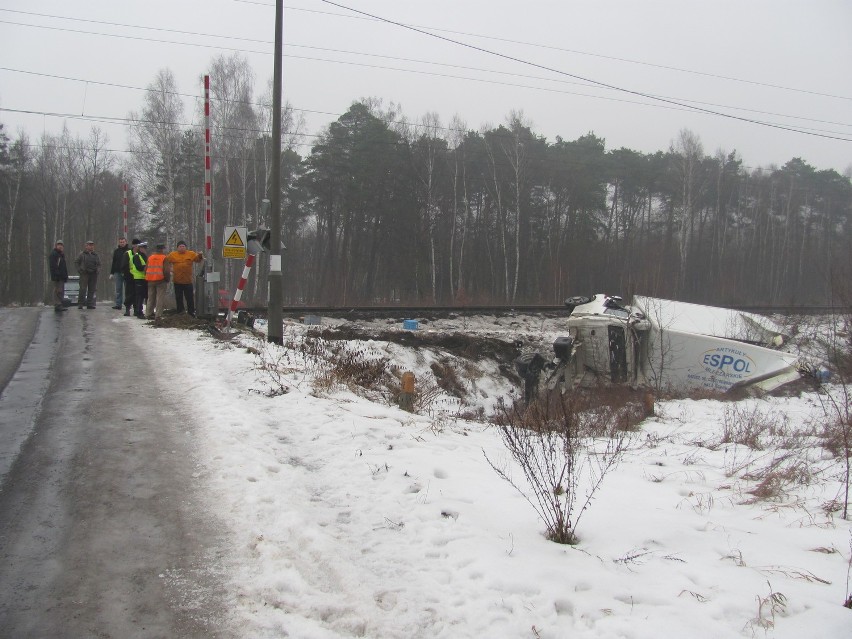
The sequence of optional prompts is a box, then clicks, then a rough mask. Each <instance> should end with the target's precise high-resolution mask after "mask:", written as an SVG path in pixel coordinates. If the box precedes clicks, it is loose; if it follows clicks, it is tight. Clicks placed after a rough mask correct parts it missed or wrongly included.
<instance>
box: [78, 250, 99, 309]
mask: <svg viewBox="0 0 852 639" xmlns="http://www.w3.org/2000/svg"><path fill="white" fill-rule="evenodd" d="M74 263H75V264H76V265H77V272H78V273H79V274H80V296H79V297H78V298H77V308H83V297H85V298H86V308H95V299H96V296H97V288H98V271H100V270H101V256H100V255H98V254H97V253H95V243H94V242H93V241H92V240H88V241H87V242H86V247H85V248H84V249H83V251H82V253H80V254H79V255H78V256H77V259H76V260H74Z"/></svg>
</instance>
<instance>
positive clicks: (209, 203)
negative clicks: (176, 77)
mask: <svg viewBox="0 0 852 639" xmlns="http://www.w3.org/2000/svg"><path fill="white" fill-rule="evenodd" d="M204 232H205V233H206V235H207V240H206V246H207V251H208V253H209V252H211V251H212V250H213V200H212V189H211V187H210V76H209V75H205V76H204ZM210 257H211V260H210V263H211V267H212V256H210Z"/></svg>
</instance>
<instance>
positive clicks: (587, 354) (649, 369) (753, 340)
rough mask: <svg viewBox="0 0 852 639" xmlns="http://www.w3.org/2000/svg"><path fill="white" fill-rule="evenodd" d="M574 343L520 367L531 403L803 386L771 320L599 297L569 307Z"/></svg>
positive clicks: (568, 340)
mask: <svg viewBox="0 0 852 639" xmlns="http://www.w3.org/2000/svg"><path fill="white" fill-rule="evenodd" d="M565 303H566V306H568V307H569V308H570V309H571V314H570V316H569V317H568V321H567V327H566V328H567V335H565V336H563V337H559V338H557V339H556V341H555V342H554V344H553V349H554V354H553V355H554V356H553V357H550V358H548V357H545V356H542V355H541V354H538V353H536V354H531V355H525V356H522V357H521V358H519V359H518V361H517V362H516V365H517V369H518V372H519V373H520V374H521V376H522V377H524V379H525V382H526V391H525V394H526V396H527V400H529V399H530V398H531V397H532V396H533V395H534V394H535V393H537V392H541V391H543V390H545V389H547V390H552V389H554V388H560V389H561V390H563V391H565V390H569V389H571V388H575V387H577V386H583V387H590V386H594V385H600V384H626V385H629V386H631V387H634V388H638V387H648V388H652V389H654V390H656V391H660V392H666V391H673V392H674V391H680V392H683V391H688V390H691V389H704V390H707V391H715V392H727V391H729V390H731V389H735V388H745V387H748V388H754V389H760V390H762V391H771V390H774V389H775V388H778V387H779V386H781V385H782V384H786V383H788V382H791V381H793V380H796V379H798V378H799V371H798V367H797V358H796V357H795V356H793V355H790V354H788V353H785V352H783V351H781V350H778V349H779V348H780V347H782V346H783V345H784V343H785V340H786V337H785V335H784V334H783V332H782V330H781V328H780V327H778V326H776V325H775V324H774V323H773V322H771V321H770V320H769V319H768V318H766V317H763V316H760V315H756V314H753V313H745V312H741V311H735V310H731V309H724V308H718V307H712V306H702V305H698V304H688V303H684V302H674V301H671V300H663V299H658V298H652V297H642V296H636V297H634V298H633V300H632V302H631V303H630V304H629V305H627V304H624V303H623V300H622V299H621V298H620V297H617V296H611V295H605V294H599V295H593V296H589V297H573V298H569V299H568V300H566V302H565Z"/></svg>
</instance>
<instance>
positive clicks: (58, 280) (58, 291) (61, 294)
mask: <svg viewBox="0 0 852 639" xmlns="http://www.w3.org/2000/svg"><path fill="white" fill-rule="evenodd" d="M47 263H48V266H49V267H50V279H51V280H52V281H53V301H54V303H55V306H54V307H53V310H54V311H56V312H57V313H59V312H61V311H67V310H68V309H67V308H65V282H67V281H68V265H67V264H66V263H65V245H64V244H63V243H62V240H56V244H54V245H53V250H52V251H51V252H50V255H49V256H48V258H47Z"/></svg>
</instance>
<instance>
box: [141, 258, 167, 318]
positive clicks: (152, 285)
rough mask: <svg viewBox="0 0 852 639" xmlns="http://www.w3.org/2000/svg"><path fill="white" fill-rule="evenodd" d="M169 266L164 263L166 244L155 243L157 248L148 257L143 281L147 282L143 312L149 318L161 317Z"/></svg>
mask: <svg viewBox="0 0 852 639" xmlns="http://www.w3.org/2000/svg"><path fill="white" fill-rule="evenodd" d="M169 268H170V265H169V264H167V263H166V245H165V244H157V248H155V249H154V252H153V253H151V255H150V257H148V265H147V266H146V267H145V281H146V282H148V303H147V304H146V305H145V314H146V315H147V316H148V319H149V320H150V319H152V320H155V321H160V319H162V317H163V305H164V304H165V301H166V285H167V284H168V283H169Z"/></svg>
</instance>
